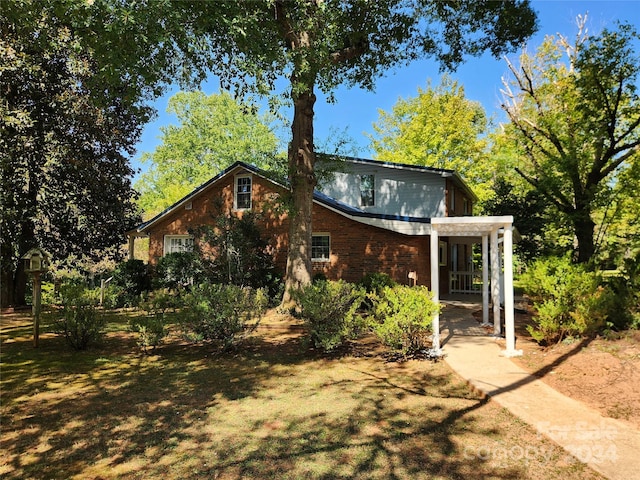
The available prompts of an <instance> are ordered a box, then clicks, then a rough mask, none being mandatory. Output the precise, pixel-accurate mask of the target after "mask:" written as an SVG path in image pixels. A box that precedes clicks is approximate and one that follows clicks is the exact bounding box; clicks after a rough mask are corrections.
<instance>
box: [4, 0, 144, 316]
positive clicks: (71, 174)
mask: <svg viewBox="0 0 640 480" xmlns="http://www.w3.org/2000/svg"><path fill="white" fill-rule="evenodd" d="M70 4H71V3H70ZM63 5H64V4H60V3H49V2H31V1H21V2H17V1H15V2H14V1H6V2H3V3H2V12H1V13H0V92H1V95H0V162H1V163H0V169H1V172H2V177H1V180H0V182H1V185H0V192H1V194H0V195H1V196H0V204H1V210H2V214H1V216H0V230H1V235H0V237H1V240H0V257H1V263H2V272H1V273H2V278H1V280H0V284H1V286H2V288H1V293H2V294H1V298H0V303H1V304H2V306H6V305H9V304H24V301H25V299H24V293H25V285H26V277H25V273H24V270H23V265H22V262H20V261H19V259H20V256H21V255H22V254H24V253H25V252H26V251H28V250H29V249H30V248H32V247H34V246H39V247H43V248H44V249H45V250H47V251H49V252H50V254H51V255H52V256H53V259H54V260H64V259H66V258H67V257H69V256H70V255H78V256H82V254H87V253H95V252H96V251H100V250H103V249H107V248H109V247H114V246H115V245H119V244H121V243H122V242H123V238H124V232H125V231H126V230H127V229H128V228H130V227H131V226H133V225H134V224H135V222H137V221H138V218H137V215H136V207H135V203H134V191H133V190H132V188H131V185H130V176H131V175H132V174H133V171H132V169H131V168H130V166H129V163H128V159H127V157H128V155H130V154H132V153H133V146H134V145H135V143H136V142H137V140H138V138H139V134H140V130H141V125H142V124H143V123H144V122H145V121H146V120H147V119H148V113H149V112H148V110H147V109H146V108H145V107H142V106H140V104H139V103H138V102H137V100H138V96H137V93H136V91H135V90H132V89H130V88H129V87H128V86H127V84H126V83H108V82H104V81H103V78H102V77H101V72H102V70H101V69H102V67H103V65H101V64H99V63H97V62H96V58H95V57H94V55H93V53H92V51H91V50H90V49H89V48H87V47H86V45H84V44H83V42H82V41H81V39H80V38H79V37H78V36H77V35H76V32H75V30H74V29H73V28H71V27H70V26H69V23H68V18H67V17H66V15H65V11H64V10H63V9H62V8H61V7H62V6H63ZM114 251H115V250H114Z"/></svg>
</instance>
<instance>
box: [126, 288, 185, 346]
mask: <svg viewBox="0 0 640 480" xmlns="http://www.w3.org/2000/svg"><path fill="white" fill-rule="evenodd" d="M177 306H178V304H177V298H176V297H175V296H174V295H171V294H168V293H166V292H165V291H163V290H155V291H153V292H151V293H150V294H149V296H148V297H147V298H146V299H145V300H144V301H143V302H142V303H140V308H141V309H142V310H144V311H145V312H146V316H143V317H137V318H133V319H131V320H130V321H129V329H130V330H131V331H132V332H134V333H136V335H137V343H138V346H139V347H140V348H141V349H142V350H143V351H144V352H145V353H147V352H148V350H149V348H151V351H154V350H155V349H156V347H157V346H158V345H160V344H161V343H162V340H163V339H164V338H165V337H166V336H167V334H168V329H167V310H169V309H174V310H175V308H176V307H177Z"/></svg>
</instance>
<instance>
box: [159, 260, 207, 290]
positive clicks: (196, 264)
mask: <svg viewBox="0 0 640 480" xmlns="http://www.w3.org/2000/svg"><path fill="white" fill-rule="evenodd" d="M154 280H155V282H154V283H155V284H156V285H155V286H156V287H157V288H168V289H171V290H177V291H179V290H182V289H184V288H185V287H188V286H190V285H194V284H197V283H200V282H201V281H202V280H203V269H202V262H201V261H200V257H199V256H198V255H197V254H196V253H194V252H174V253H169V254H167V255H165V256H164V257H162V258H160V259H159V260H158V264H157V265H156V271H155V275H154Z"/></svg>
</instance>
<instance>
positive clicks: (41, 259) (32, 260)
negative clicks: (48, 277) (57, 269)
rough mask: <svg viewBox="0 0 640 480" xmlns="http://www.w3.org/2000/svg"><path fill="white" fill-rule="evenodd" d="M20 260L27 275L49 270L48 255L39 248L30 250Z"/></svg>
mask: <svg viewBox="0 0 640 480" xmlns="http://www.w3.org/2000/svg"><path fill="white" fill-rule="evenodd" d="M22 260H23V261H24V271H25V272H27V273H32V274H36V273H44V272H46V271H47V270H48V269H49V255H48V254H47V253H46V252H45V251H44V250H41V249H40V248H32V249H31V250H29V251H28V252H27V253H25V254H24V255H23V256H22Z"/></svg>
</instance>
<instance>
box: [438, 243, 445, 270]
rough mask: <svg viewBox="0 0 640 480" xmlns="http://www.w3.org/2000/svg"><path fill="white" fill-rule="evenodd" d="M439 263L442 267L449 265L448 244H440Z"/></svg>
mask: <svg viewBox="0 0 640 480" xmlns="http://www.w3.org/2000/svg"><path fill="white" fill-rule="evenodd" d="M438 263H439V264H440V266H441V267H444V266H445V265H446V264H447V243H446V242H438Z"/></svg>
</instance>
